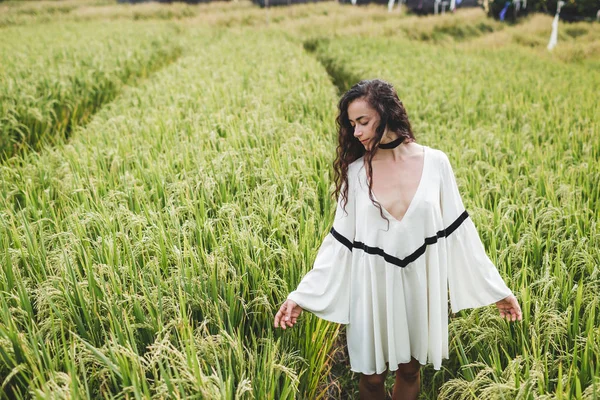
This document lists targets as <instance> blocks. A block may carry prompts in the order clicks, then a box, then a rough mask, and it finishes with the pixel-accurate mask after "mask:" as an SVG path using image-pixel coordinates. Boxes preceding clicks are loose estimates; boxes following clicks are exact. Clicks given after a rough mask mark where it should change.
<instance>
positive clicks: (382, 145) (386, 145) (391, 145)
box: [379, 137, 404, 149]
mask: <svg viewBox="0 0 600 400" xmlns="http://www.w3.org/2000/svg"><path fill="white" fill-rule="evenodd" d="M403 141H404V138H403V137H399V138H398V139H396V140H392V141H391V142H387V143H379V148H380V149H393V148H394V147H398V145H400V143H402V142H403Z"/></svg>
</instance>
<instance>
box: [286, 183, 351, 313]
mask: <svg viewBox="0 0 600 400" xmlns="http://www.w3.org/2000/svg"><path fill="white" fill-rule="evenodd" d="M350 181H351V180H350V177H349V182H350ZM355 212H356V210H355V194H354V187H353V184H352V183H350V184H349V190H348V203H347V205H346V210H345V211H344V210H343V209H342V199H341V194H340V196H339V198H338V201H337V208H336V212H335V218H334V221H333V224H332V227H331V229H330V231H329V232H328V233H327V236H325V238H324V240H323V242H322V244H321V247H320V248H319V251H318V252H317V256H316V258H315V260H314V264H313V268H312V269H311V270H310V271H309V272H308V273H306V274H305V275H304V277H303V278H302V280H301V282H300V284H299V285H298V287H297V288H296V290H294V291H293V292H291V293H290V294H289V295H288V297H287V298H288V299H290V300H293V301H295V302H296V303H297V304H298V305H299V306H300V307H302V309H303V310H305V311H309V312H311V313H313V314H315V315H316V316H317V317H319V318H321V319H324V320H327V321H331V322H336V323H340V324H348V323H349V321H350V268H351V266H352V244H353V242H354V237H355V236H354V234H355Z"/></svg>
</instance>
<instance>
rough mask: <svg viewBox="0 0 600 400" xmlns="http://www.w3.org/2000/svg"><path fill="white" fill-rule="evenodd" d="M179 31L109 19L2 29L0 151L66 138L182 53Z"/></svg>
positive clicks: (9, 152)
mask: <svg viewBox="0 0 600 400" xmlns="http://www.w3.org/2000/svg"><path fill="white" fill-rule="evenodd" d="M177 32H178V29H177V27H176V26H174V25H164V24H143V23H139V24H132V25H122V24H119V25H117V24H114V23H110V22H102V23H100V22H96V23H91V24H87V25H84V26H82V25H77V24H72V23H70V24H53V25H45V26H43V27H37V26H27V27H13V28H6V29H3V32H2V33H3V38H4V40H3V41H2V43H0V54H1V56H0V65H1V67H0V156H1V157H3V158H7V157H10V156H12V155H14V154H16V153H18V152H19V151H21V150H22V149H28V148H32V149H39V147H40V143H44V142H49V143H55V142H56V141H57V140H61V139H63V138H65V137H68V136H69V135H70V133H71V131H72V130H73V128H74V127H75V126H77V125H79V124H85V123H86V122H87V121H89V119H90V116H91V115H93V114H94V113H95V112H96V111H97V110H98V108H99V107H101V106H102V105H103V104H105V103H106V102H108V101H110V100H112V99H113V98H114V97H115V96H116V95H117V93H119V91H120V90H121V88H122V87H123V85H124V84H126V83H128V82H129V83H131V81H132V80H134V79H136V78H143V77H147V76H148V74H149V73H151V72H152V71H154V70H156V69H158V68H160V67H162V66H164V65H165V64H168V63H169V62H171V61H172V60H173V59H175V58H177V57H178V56H179V54H180V52H181V50H180V48H179V46H178V43H177Z"/></svg>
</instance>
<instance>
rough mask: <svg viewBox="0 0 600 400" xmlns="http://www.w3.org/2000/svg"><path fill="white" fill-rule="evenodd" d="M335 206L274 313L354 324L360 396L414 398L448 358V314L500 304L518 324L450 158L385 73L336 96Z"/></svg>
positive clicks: (281, 319) (290, 319) (289, 323)
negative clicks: (416, 128)
mask: <svg viewBox="0 0 600 400" xmlns="http://www.w3.org/2000/svg"><path fill="white" fill-rule="evenodd" d="M338 108H339V115H338V117H337V119H336V122H337V125H338V127H339V145H338V148H337V158H336V160H335V162H334V170H335V183H336V189H335V191H334V196H336V197H337V199H338V201H337V209H336V213H335V218H334V222H333V226H332V228H331V230H330V232H329V234H328V235H327V236H326V237H325V239H324V240H323V243H322V245H321V247H320V249H319V251H318V253H317V256H316V259H315V262H314V265H313V268H312V269H311V270H310V271H309V272H308V273H307V274H306V275H305V276H304V278H303V279H302V281H301V282H300V284H299V285H298V287H297V289H296V290H295V291H293V292H292V293H290V294H289V295H288V297H287V299H286V301H285V302H284V303H283V305H282V306H281V307H280V309H279V311H278V312H277V314H276V315H275V321H274V325H275V327H279V326H280V327H281V328H283V329H286V327H293V326H294V324H295V323H296V321H297V319H298V317H299V316H300V313H301V312H302V310H307V311H309V312H312V313H313V314H315V315H317V316H318V317H320V318H323V319H325V320H328V321H333V322H337V323H341V324H347V330H346V338H347V342H348V354H349V357H350V369H351V370H352V371H354V372H358V373H360V374H361V375H360V382H359V392H360V398H361V399H384V398H385V393H384V389H385V388H384V382H385V378H386V375H387V372H388V369H389V370H391V371H396V381H395V385H394V391H393V399H416V398H417V397H418V393H419V387H420V367H421V365H425V364H426V363H428V362H429V363H433V367H434V368H435V369H438V370H439V369H440V367H441V364H442V359H443V358H448V292H449V298H450V304H451V308H452V312H454V313H456V312H458V311H460V310H462V309H465V308H474V307H481V306H486V305H489V304H492V303H495V304H496V306H497V307H498V309H499V310H500V316H501V317H503V318H507V319H508V320H510V321H515V320H521V309H520V307H519V304H518V302H517V299H516V298H515V296H514V295H513V294H512V292H511V290H510V289H509V288H508V287H507V286H506V284H505V283H504V281H503V280H502V278H501V276H500V274H499V273H498V270H497V269H496V267H495V266H494V264H493V263H492V262H491V260H490V259H489V258H488V257H487V255H486V253H485V249H484V246H483V244H482V242H481V240H480V238H479V235H478V232H477V230H476V228H475V225H474V224H473V222H472V220H471V219H470V218H469V215H468V213H467V211H466V210H465V208H464V205H463V202H462V199H461V196H460V193H459V190H458V186H457V184H456V181H455V177H454V173H453V170H452V167H451V164H450V161H449V159H448V157H447V155H446V154H445V153H444V152H443V151H441V150H438V149H434V148H431V147H428V146H423V145H420V144H417V143H416V141H415V137H414V135H413V133H412V131H411V126H410V123H409V121H408V117H407V114H406V111H405V109H404V106H403V105H402V102H401V101H400V100H399V99H398V95H397V94H396V91H395V90H394V88H393V87H392V86H391V85H390V84H389V83H387V82H384V81H381V80H377V79H375V80H368V81H361V82H359V83H357V84H356V85H354V86H353V87H352V88H351V89H350V90H349V91H348V92H347V93H345V94H344V95H343V96H342V98H341V99H340V101H339V104H338Z"/></svg>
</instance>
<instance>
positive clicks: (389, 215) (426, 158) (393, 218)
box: [362, 145, 429, 224]
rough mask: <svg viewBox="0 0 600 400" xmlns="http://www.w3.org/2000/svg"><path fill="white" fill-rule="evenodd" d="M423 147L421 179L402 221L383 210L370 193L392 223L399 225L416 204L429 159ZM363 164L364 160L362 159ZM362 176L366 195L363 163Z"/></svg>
mask: <svg viewBox="0 0 600 400" xmlns="http://www.w3.org/2000/svg"><path fill="white" fill-rule="evenodd" d="M422 146H423V167H422V170H421V178H420V179H419V183H418V184H417V189H416V190H415V194H413V197H412V199H411V200H410V203H409V204H408V207H407V208H406V211H405V212H404V215H403V216H402V219H397V218H396V217H394V216H393V215H392V213H390V212H389V211H388V210H386V209H385V207H383V205H382V204H381V202H380V201H379V200H378V199H377V196H375V192H374V191H372V192H371V193H373V198H374V199H375V201H377V202H378V203H379V205H380V206H381V209H382V210H383V213H384V214H387V216H388V217H389V218H391V219H392V220H393V221H394V222H396V223H398V224H401V223H402V222H403V221H404V220H405V219H406V217H407V216H408V215H409V213H410V212H411V210H412V209H413V208H414V204H415V203H416V202H417V197H418V196H419V194H420V192H421V186H423V181H424V180H425V172H426V171H427V170H426V168H427V160H428V159H429V157H428V156H427V151H428V149H427V146H425V145H422ZM363 162H364V159H363ZM362 169H363V175H364V177H365V182H366V183H367V193H368V190H369V189H368V187H369V186H368V182H367V181H366V180H367V179H368V176H367V168H366V167H365V166H364V163H363V168H362ZM373 207H377V206H375V204H373Z"/></svg>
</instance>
